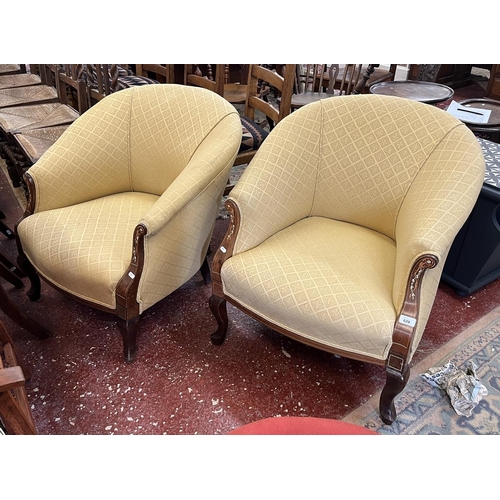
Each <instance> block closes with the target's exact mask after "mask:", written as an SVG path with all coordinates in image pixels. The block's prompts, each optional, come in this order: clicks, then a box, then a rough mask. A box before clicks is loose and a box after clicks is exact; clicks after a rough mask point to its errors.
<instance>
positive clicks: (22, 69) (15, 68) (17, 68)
mask: <svg viewBox="0 0 500 500" xmlns="http://www.w3.org/2000/svg"><path fill="white" fill-rule="evenodd" d="M20 73H26V64H0V75H18V74H20Z"/></svg>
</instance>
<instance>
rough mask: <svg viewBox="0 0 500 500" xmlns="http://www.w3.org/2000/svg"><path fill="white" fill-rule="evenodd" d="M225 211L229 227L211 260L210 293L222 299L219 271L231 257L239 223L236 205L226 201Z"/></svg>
mask: <svg viewBox="0 0 500 500" xmlns="http://www.w3.org/2000/svg"><path fill="white" fill-rule="evenodd" d="M224 206H225V207H226V210H227V211H228V212H229V216H230V218H231V220H230V223H229V227H228V229H227V232H226V236H224V239H223V240H222V243H221V244H220V246H219V248H218V249H217V252H216V254H215V256H214V258H213V262H212V292H213V294H214V295H217V296H218V297H223V296H224V292H223V291H222V280H221V276H220V270H221V268H222V264H224V262H225V261H226V259H228V258H229V257H231V256H232V255H233V250H234V242H235V240H236V235H237V234H238V231H239V229H240V221H241V215H240V211H239V209H238V205H236V203H235V202H234V201H233V200H231V199H228V200H227V201H226V203H225V204H224Z"/></svg>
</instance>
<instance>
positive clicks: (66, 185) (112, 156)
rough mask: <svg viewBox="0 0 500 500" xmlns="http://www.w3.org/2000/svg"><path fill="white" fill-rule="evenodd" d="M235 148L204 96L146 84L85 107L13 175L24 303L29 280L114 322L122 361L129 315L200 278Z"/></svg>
mask: <svg viewBox="0 0 500 500" xmlns="http://www.w3.org/2000/svg"><path fill="white" fill-rule="evenodd" d="M240 141H241V125H240V120H239V117H238V113H237V112H236V110H235V109H234V107H233V106H231V105H230V104H229V103H228V102H227V101H225V100H224V99H223V98H222V97H220V96H219V95H217V94H215V93H213V92H209V91H207V90H204V89H198V88H190V87H185V86H182V85H170V84H169V85H167V84H164V85H146V86H141V87H135V88H131V89H127V90H122V91H120V92H117V93H115V94H112V95H110V96H108V97H106V98H105V99H103V100H102V101H100V102H99V103H98V104H96V105H95V106H93V107H92V108H91V109H90V110H89V111H87V112H86V113H85V114H83V115H82V116H81V117H80V118H78V119H77V120H76V121H75V123H73V124H72V125H71V126H70V127H69V129H68V130H67V131H66V132H65V133H64V135H63V136H61V138H60V139H59V140H58V141H57V142H56V143H55V144H54V145H53V146H52V147H51V148H50V149H49V150H48V151H47V152H46V153H45V154H44V155H43V156H42V157H41V158H40V160H38V162H37V163H36V164H35V165H34V166H32V167H31V168H30V169H29V170H28V172H27V173H26V175H25V180H26V183H27V185H28V186H29V200H28V208H27V210H26V213H25V214H24V216H23V218H22V219H21V221H20V222H19V223H18V225H17V234H18V244H19V252H20V265H21V267H22V268H24V270H25V271H26V273H27V274H28V275H29V277H30V279H31V285H32V286H31V289H30V291H29V293H28V295H29V297H30V298H31V299H32V300H36V299H37V298H38V297H39V296H40V288H41V287H40V281H39V279H38V274H39V275H40V276H42V277H43V278H45V280H47V281H48V282H49V283H50V284H52V285H54V286H55V287H56V288H57V289H59V290H61V291H64V292H67V293H69V294H70V295H71V296H73V297H75V298H77V299H79V300H81V301H83V302H85V303H87V304H89V305H91V306H94V307H97V308H99V309H102V310H104V311H108V312H111V313H114V314H115V315H117V317H118V325H119V327H120V331H121V334H122V337H123V343H124V354H125V358H126V359H127V360H128V361H132V359H133V358H134V355H135V351H136V334H137V329H138V324H139V317H140V314H141V313H143V312H144V311H145V310H146V309H147V308H148V307H150V306H152V305H153V304H155V303H157V302H158V301H160V300H161V299H163V298H164V297H166V296H167V295H169V294H170V293H171V292H173V291H174V290H175V289H177V288H178V287H179V286H181V285H182V284H184V283H185V282H186V281H188V280H189V279H190V278H191V277H192V276H193V275H194V274H195V273H196V272H197V271H198V270H199V269H200V268H201V269H202V271H205V274H204V277H207V276H210V274H209V269H208V264H207V261H206V252H207V250H208V247H209V243H210V238H211V235H212V230H213V227H214V223H215V218H216V214H217V210H218V206H219V203H220V200H221V196H222V192H223V190H224V186H225V185H226V182H227V179H228V176H229V170H230V168H231V165H232V164H233V162H234V158H235V156H236V154H237V151H238V148H239V145H240ZM30 263H31V264H32V266H34V268H35V269H36V271H37V273H35V272H34V269H33V268H32V266H30ZM30 267H31V269H30Z"/></svg>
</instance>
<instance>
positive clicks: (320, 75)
mask: <svg viewBox="0 0 500 500" xmlns="http://www.w3.org/2000/svg"><path fill="white" fill-rule="evenodd" d="M302 67H303V68H302ZM301 68H302V70H301ZM297 70H298V71H297V84H296V93H295V94H294V95H293V96H292V102H291V106H292V109H293V110H295V109H299V108H301V107H302V106H305V105H307V104H311V103H313V102H316V101H319V100H320V99H327V98H330V97H334V96H338V95H349V94H353V93H355V90H356V88H357V86H358V85H360V86H361V88H364V85H365V81H366V80H365V81H364V78H365V77H366V76H363V73H362V64H345V65H343V68H342V73H340V70H341V65H340V64H306V65H297Z"/></svg>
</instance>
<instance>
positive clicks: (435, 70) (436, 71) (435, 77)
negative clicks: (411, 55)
mask: <svg viewBox="0 0 500 500" xmlns="http://www.w3.org/2000/svg"><path fill="white" fill-rule="evenodd" d="M471 70H472V64H410V67H409V71H408V80H419V81H424V82H434V83H441V84H443V85H447V86H448V87H451V88H453V89H456V88H459V87H464V86H466V85H469V84H470V83H471V81H472V80H471Z"/></svg>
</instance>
